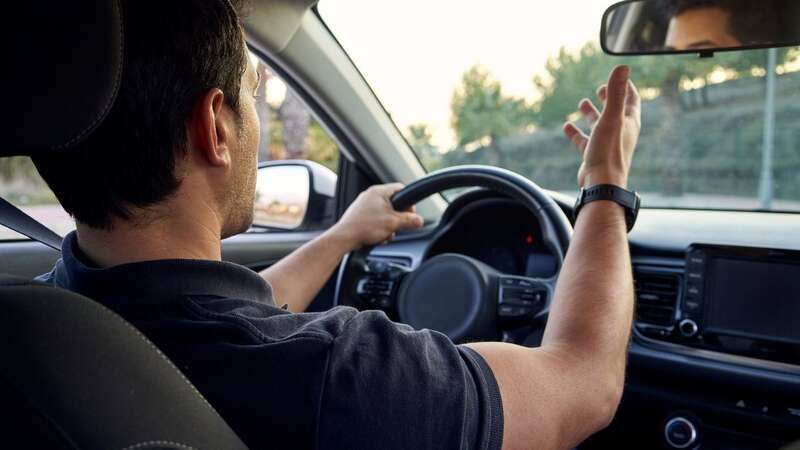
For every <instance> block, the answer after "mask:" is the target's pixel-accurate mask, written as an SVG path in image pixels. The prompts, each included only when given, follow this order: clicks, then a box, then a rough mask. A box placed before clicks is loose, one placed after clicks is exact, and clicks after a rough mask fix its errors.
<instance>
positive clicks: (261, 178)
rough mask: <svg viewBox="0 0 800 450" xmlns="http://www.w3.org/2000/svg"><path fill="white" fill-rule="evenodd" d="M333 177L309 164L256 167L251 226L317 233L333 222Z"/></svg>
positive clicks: (292, 162)
mask: <svg viewBox="0 0 800 450" xmlns="http://www.w3.org/2000/svg"><path fill="white" fill-rule="evenodd" d="M336 181H337V177H336V174H335V173H334V172H333V171H332V170H330V169H328V168H327V167H325V166H322V165H320V164H317V163H315V162H311V161H270V162H267V163H264V164H262V165H261V166H259V169H258V178H257V179H256V196H255V203H254V205H253V226H255V227H261V228H273V229H280V230H318V229H323V228H327V227H328V226H329V225H330V224H332V223H333V222H334V221H335V220H336V204H335V197H336Z"/></svg>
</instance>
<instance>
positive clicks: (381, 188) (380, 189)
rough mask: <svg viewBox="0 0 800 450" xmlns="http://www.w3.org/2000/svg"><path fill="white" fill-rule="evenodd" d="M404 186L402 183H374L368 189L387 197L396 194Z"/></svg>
mask: <svg viewBox="0 0 800 450" xmlns="http://www.w3.org/2000/svg"><path fill="white" fill-rule="evenodd" d="M404 187H405V185H404V184H403V183H389V184H376V185H374V186H372V187H370V189H372V190H373V191H375V192H376V193H378V194H380V195H381V196H382V197H387V198H388V197H391V196H393V195H394V194H396V193H397V192H398V191H399V190H400V189H403V188H404Z"/></svg>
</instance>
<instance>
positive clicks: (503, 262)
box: [428, 199, 558, 278]
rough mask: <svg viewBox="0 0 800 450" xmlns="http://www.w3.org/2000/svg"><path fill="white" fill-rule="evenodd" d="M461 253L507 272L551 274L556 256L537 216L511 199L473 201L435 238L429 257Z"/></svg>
mask: <svg viewBox="0 0 800 450" xmlns="http://www.w3.org/2000/svg"><path fill="white" fill-rule="evenodd" d="M444 253H460V254H462V255H466V256H469V257H472V258H475V259H477V260H478V261H481V262H483V263H485V264H488V265H489V266H491V267H493V268H495V269H496V270H498V271H500V272H502V273H504V274H507V275H518V276H525V277H532V278H549V277H551V276H553V275H555V273H556V270H557V269H558V267H557V261H556V259H555V258H554V257H553V256H552V254H550V251H549V250H548V249H547V247H545V245H544V243H543V241H542V232H541V229H540V228H539V223H538V221H537V220H536V217H534V215H533V214H532V213H531V212H530V211H528V210H527V209H525V207H523V206H521V205H519V204H518V203H515V202H512V201H511V200H504V199H485V200H480V201H478V202H476V203H473V204H471V205H470V206H469V207H468V208H466V209H465V210H463V211H462V212H461V214H460V215H459V216H458V217H455V218H454V219H453V222H452V223H451V224H450V225H449V226H448V227H446V228H445V229H444V231H443V232H442V233H441V234H440V235H439V236H438V237H437V238H436V239H435V241H434V242H433V244H432V245H431V247H430V249H429V251H428V257H433V256H436V255H441V254H444Z"/></svg>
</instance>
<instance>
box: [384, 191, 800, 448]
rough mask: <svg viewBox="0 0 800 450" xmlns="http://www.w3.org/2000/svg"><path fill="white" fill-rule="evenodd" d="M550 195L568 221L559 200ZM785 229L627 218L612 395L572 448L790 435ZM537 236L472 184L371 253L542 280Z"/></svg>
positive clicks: (717, 217)
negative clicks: (629, 288) (627, 293)
mask: <svg viewBox="0 0 800 450" xmlns="http://www.w3.org/2000/svg"><path fill="white" fill-rule="evenodd" d="M553 196H554V199H556V201H557V203H558V204H559V206H560V207H561V208H562V209H563V210H564V212H565V214H567V217H571V214H572V211H571V199H568V198H562V197H560V196H559V195H558V194H553ZM798 230H800V215H794V214H763V213H744V212H725V211H690V210H643V211H642V212H641V213H640V216H639V221H638V223H637V226H636V228H635V229H634V231H633V232H632V234H631V235H630V238H629V241H630V247H631V257H632V262H633V268H634V279H635V282H636V288H637V289H636V303H637V304H636V316H635V318H634V328H633V331H632V339H631V344H630V347H629V358H628V378H627V382H626V387H625V393H624V395H623V401H622V404H621V406H620V408H619V411H618V414H617V417H616V419H615V420H614V422H613V423H612V425H611V426H610V427H609V428H608V429H606V430H605V431H603V432H601V433H599V434H597V435H596V436H594V437H593V438H591V439H590V440H589V441H587V442H586V443H584V444H583V445H582V446H581V448H586V449H605V448H693V449H696V448H702V449H717V448H719V449H743V450H746V449H778V448H780V447H781V446H782V445H785V444H786V443H789V442H793V441H796V440H798V439H800V339H798V338H800V334H799V333H800V233H798V232H797V231H798ZM540 237H541V231H540V229H539V225H538V223H537V221H536V219H535V217H534V216H533V215H532V214H531V213H530V212H528V211H527V210H525V209H524V208H523V207H521V206H519V205H518V204H515V203H513V202H511V201H510V200H508V199H507V198H505V197H501V196H498V195H496V194H491V193H487V192H481V191H476V192H473V193H468V194H464V195H463V196H462V197H460V198H458V199H456V200H455V201H454V202H453V203H451V205H450V208H449V209H448V211H447V212H446V213H445V215H444V216H443V218H442V220H441V222H440V223H439V224H438V225H437V226H432V227H428V228H427V229H425V230H422V231H419V232H415V233H410V234H407V235H402V236H399V237H398V239H397V240H396V241H395V242H392V243H390V244H388V245H384V246H380V247H377V248H376V249H375V250H374V251H373V253H372V256H373V257H376V258H384V259H386V258H388V259H392V260H393V261H395V262H402V263H403V264H405V265H406V266H407V268H408V270H413V269H414V268H416V267H418V266H419V265H420V264H421V262H422V261H424V260H426V259H427V258H430V257H432V256H435V255H439V254H443V253H460V254H464V255H467V256H470V257H472V258H475V259H477V260H479V261H481V262H483V263H485V264H487V265H490V266H492V267H493V268H495V269H496V270H498V271H501V272H503V273H506V274H510V275H519V276H532V277H547V276H549V275H552V274H554V273H555V272H556V270H557V268H556V262H555V258H553V257H552V255H550V254H549V252H548V250H547V248H546V247H544V246H543V245H542V243H541V240H540ZM698 273H700V274H701V275H700V276H701V277H702V278H703V280H698V279H697V278H696V277H697V274H698ZM699 281H703V282H702V283H699ZM527 331H528V336H519V335H516V336H505V338H504V339H506V340H510V341H512V342H517V343H520V344H523V345H527V346H536V345H538V344H539V343H540V342H541V341H540V339H541V333H542V331H543V329H542V325H541V324H540V325H539V328H537V327H531V328H529V329H528V330H527ZM690 438H691V439H690Z"/></svg>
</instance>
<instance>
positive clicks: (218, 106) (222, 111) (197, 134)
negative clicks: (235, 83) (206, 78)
mask: <svg viewBox="0 0 800 450" xmlns="http://www.w3.org/2000/svg"><path fill="white" fill-rule="evenodd" d="M234 125H235V121H234V117H233V115H232V113H231V110H230V108H228V107H227V106H226V105H225V94H224V93H223V92H222V91H221V90H220V89H216V88H215V89H210V90H209V91H207V92H206V93H205V94H204V95H203V96H202V97H201V98H200V100H199V101H198V102H197V105H195V108H194V111H193V112H192V116H191V117H190V119H189V123H188V130H187V131H188V136H189V148H190V149H194V150H195V151H197V152H199V153H198V156H200V157H202V158H203V159H205V160H206V161H207V162H208V164H210V165H212V166H217V167H222V166H230V164H231V144H232V141H231V139H232V138H233V137H234V135H235V132H236V130H235V127H234Z"/></svg>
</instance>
